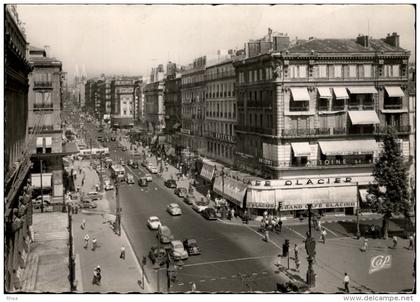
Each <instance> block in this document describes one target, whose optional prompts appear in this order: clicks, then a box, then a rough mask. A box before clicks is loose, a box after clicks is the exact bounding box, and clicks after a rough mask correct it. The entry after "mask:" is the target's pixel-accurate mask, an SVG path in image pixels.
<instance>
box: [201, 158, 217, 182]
mask: <svg viewBox="0 0 420 302" xmlns="http://www.w3.org/2000/svg"><path fill="white" fill-rule="evenodd" d="M214 171H215V166H214V164H212V163H209V162H207V161H203V167H202V168H201V172H200V176H201V178H203V179H204V180H206V181H208V182H212V181H213V176H214Z"/></svg>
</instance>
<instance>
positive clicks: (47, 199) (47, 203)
mask: <svg viewBox="0 0 420 302" xmlns="http://www.w3.org/2000/svg"><path fill="white" fill-rule="evenodd" d="M43 197H44V199H43V201H42V200H41V196H38V197H37V198H36V199H32V208H33V209H34V210H41V208H42V207H43V208H44V211H46V212H49V211H50V210H51V211H52V207H51V196H50V195H43Z"/></svg>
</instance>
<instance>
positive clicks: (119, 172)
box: [111, 165, 125, 182]
mask: <svg viewBox="0 0 420 302" xmlns="http://www.w3.org/2000/svg"><path fill="white" fill-rule="evenodd" d="M111 176H112V178H114V179H115V180H116V181H120V182H121V181H124V180H125V169H124V167H123V166H121V165H112V166H111Z"/></svg>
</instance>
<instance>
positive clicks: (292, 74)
mask: <svg viewBox="0 0 420 302" xmlns="http://www.w3.org/2000/svg"><path fill="white" fill-rule="evenodd" d="M297 70H298V69H297V66H295V65H290V66H289V74H290V77H291V78H297V77H298V75H297Z"/></svg>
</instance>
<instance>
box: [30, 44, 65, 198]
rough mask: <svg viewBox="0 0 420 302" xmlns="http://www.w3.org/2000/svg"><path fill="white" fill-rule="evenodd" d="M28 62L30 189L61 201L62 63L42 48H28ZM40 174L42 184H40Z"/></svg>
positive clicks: (62, 154)
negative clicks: (31, 165)
mask: <svg viewBox="0 0 420 302" xmlns="http://www.w3.org/2000/svg"><path fill="white" fill-rule="evenodd" d="M29 61H30V63H31V65H32V66H33V71H32V73H31V74H30V76H29V87H30V88H29V95H28V101H29V102H28V106H29V115H28V133H29V135H31V134H35V135H36V141H35V143H34V144H33V145H31V146H30V148H31V153H32V161H33V168H32V175H31V177H32V186H33V188H34V190H38V189H42V191H43V193H44V194H46V193H47V192H51V194H52V197H53V202H54V201H56V202H58V203H59V202H60V201H61V200H62V199H63V163H62V157H63V156H64V153H63V147H62V144H63V141H62V132H63V129H62V122H61V110H62V106H63V103H62V93H63V89H62V76H63V75H62V64H61V62H60V61H58V60H57V59H55V58H51V57H48V56H47V53H46V51H45V50H44V49H40V48H36V47H31V48H30V50H29ZM41 173H42V185H41Z"/></svg>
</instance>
